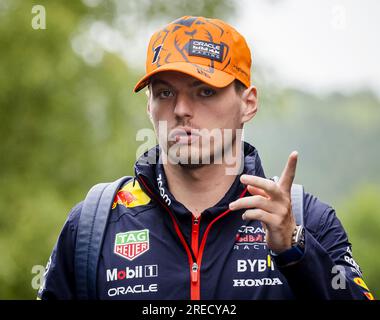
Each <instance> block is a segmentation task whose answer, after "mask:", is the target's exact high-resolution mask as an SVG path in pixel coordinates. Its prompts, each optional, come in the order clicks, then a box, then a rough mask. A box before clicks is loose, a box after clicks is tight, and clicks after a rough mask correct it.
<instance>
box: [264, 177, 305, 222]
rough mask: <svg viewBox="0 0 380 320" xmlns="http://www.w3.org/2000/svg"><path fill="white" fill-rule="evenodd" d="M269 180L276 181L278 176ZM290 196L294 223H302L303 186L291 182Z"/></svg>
mask: <svg viewBox="0 0 380 320" xmlns="http://www.w3.org/2000/svg"><path fill="white" fill-rule="evenodd" d="M271 180H273V181H274V182H277V181H278V180H279V177H277V176H274V177H273V178H272V179H271ZM291 198H292V211H293V215H294V219H295V220H296V224H297V225H298V226H300V225H303V216H304V207H303V205H304V203H303V198H304V190H303V186H302V185H300V184H292V188H291Z"/></svg>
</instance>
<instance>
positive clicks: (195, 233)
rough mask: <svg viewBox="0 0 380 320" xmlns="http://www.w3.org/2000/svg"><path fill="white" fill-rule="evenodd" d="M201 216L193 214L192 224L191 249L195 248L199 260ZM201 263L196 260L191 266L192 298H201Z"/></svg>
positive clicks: (194, 251)
mask: <svg viewBox="0 0 380 320" xmlns="http://www.w3.org/2000/svg"><path fill="white" fill-rule="evenodd" d="M200 220H201V216H199V217H195V216H194V215H192V224H191V249H192V250H193V253H194V256H195V259H197V260H198V249H199V245H198V239H199V226H200ZM199 276H200V275H199V265H198V263H197V261H194V262H193V264H192V266H191V300H200V277H199Z"/></svg>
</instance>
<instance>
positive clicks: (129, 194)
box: [112, 180, 150, 209]
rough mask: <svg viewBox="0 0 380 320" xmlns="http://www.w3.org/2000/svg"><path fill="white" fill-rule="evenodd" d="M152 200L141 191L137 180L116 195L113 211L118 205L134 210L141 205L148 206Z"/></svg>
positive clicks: (129, 183)
mask: <svg viewBox="0 0 380 320" xmlns="http://www.w3.org/2000/svg"><path fill="white" fill-rule="evenodd" d="M149 202H150V198H149V197H148V196H147V194H146V193H145V192H144V191H143V190H142V189H141V187H140V185H139V183H138V181H137V180H135V181H134V182H133V181H130V182H128V183H127V184H126V185H125V186H123V188H121V189H120V190H119V191H118V192H117V193H116V195H115V199H114V201H113V204H112V209H115V208H116V206H117V205H122V206H124V207H127V208H133V207H137V206H141V205H145V204H148V203H149Z"/></svg>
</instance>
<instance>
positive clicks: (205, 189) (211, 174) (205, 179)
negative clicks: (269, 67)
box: [163, 141, 243, 217]
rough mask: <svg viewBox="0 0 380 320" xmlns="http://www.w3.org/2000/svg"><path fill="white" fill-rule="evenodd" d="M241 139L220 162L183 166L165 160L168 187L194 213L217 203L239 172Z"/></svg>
mask: <svg viewBox="0 0 380 320" xmlns="http://www.w3.org/2000/svg"><path fill="white" fill-rule="evenodd" d="M242 143H243V142H242V141H238V142H235V143H234V144H233V145H232V146H231V148H232V155H234V156H233V157H232V159H229V160H228V161H225V159H223V161H222V163H221V164H215V163H213V164H205V165H197V166H186V165H179V164H172V163H170V161H166V162H165V163H164V165H163V166H164V170H165V175H166V179H167V182H168V188H169V190H170V192H171V193H172V194H173V196H174V197H175V198H176V200H177V201H179V202H181V203H182V204H183V205H184V206H185V207H186V208H187V209H188V210H189V211H190V212H191V213H192V214H193V215H194V216H195V217H199V216H200V215H201V214H202V212H203V211H204V210H206V209H207V208H210V207H212V206H214V205H215V204H217V203H218V202H219V201H220V200H221V199H222V198H223V197H224V195H225V194H226V193H227V191H228V190H229V189H230V187H231V186H232V184H233V183H234V181H235V179H236V176H237V174H238V173H239V169H240V165H241V161H242V159H241V158H242V157H241V153H242V148H241V146H242Z"/></svg>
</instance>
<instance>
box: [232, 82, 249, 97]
mask: <svg viewBox="0 0 380 320" xmlns="http://www.w3.org/2000/svg"><path fill="white" fill-rule="evenodd" d="M234 87H235V91H236V93H238V94H241V93H242V92H243V91H244V90H245V89H247V87H246V86H245V84H243V82H241V81H240V80H238V79H235V80H234Z"/></svg>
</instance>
